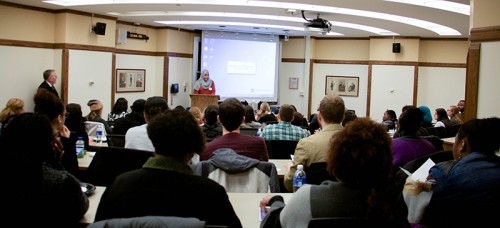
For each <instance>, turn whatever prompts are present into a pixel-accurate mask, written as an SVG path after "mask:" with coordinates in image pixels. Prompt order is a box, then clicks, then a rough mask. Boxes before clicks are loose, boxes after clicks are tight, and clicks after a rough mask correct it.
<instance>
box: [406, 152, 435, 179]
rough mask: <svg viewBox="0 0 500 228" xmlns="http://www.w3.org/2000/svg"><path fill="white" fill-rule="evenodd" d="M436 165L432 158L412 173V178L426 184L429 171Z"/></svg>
mask: <svg viewBox="0 0 500 228" xmlns="http://www.w3.org/2000/svg"><path fill="white" fill-rule="evenodd" d="M434 165H436V164H435V163H434V162H433V161H432V160H431V159H430V158H429V159H427V161H425V163H424V164H422V165H421V166H420V167H419V168H418V169H417V170H416V171H415V172H413V173H412V175H411V178H412V179H413V180H416V181H420V182H425V180H427V176H429V170H430V169H431V168H432V167H433V166H434Z"/></svg>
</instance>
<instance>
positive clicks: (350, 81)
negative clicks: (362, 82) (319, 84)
mask: <svg viewBox="0 0 500 228" xmlns="http://www.w3.org/2000/svg"><path fill="white" fill-rule="evenodd" d="M358 93H359V77H346V76H326V83H325V95H327V94H335V95H339V96H349V97H357V96H358Z"/></svg>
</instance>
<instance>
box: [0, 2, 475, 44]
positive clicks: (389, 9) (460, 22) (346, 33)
mask: <svg viewBox="0 0 500 228" xmlns="http://www.w3.org/2000/svg"><path fill="white" fill-rule="evenodd" d="M235 1H236V0H235ZM275 1H277V2H288V3H302V4H312V5H321V6H328V7H341V8H348V9H356V10H365V11H374V12H378V13H385V14H394V15H398V16H404V17H410V18H414V19H419V20H426V21H429V22H433V23H436V24H440V25H444V26H448V27H450V28H452V29H455V30H457V31H458V32H459V33H461V35H453V36H450V35H448V36H441V35H439V34H437V33H435V32H432V31H430V30H427V29H423V28H419V27H416V26H412V25H408V24H404V23H400V22H394V21H388V20H382V19H374V18H370V17H360V16H352V15H346V14H332V13H326V12H322V10H321V9H322V7H318V8H317V10H316V12H313V11H306V12H305V16H306V18H308V19H314V18H316V16H317V13H320V17H321V18H323V19H326V20H328V21H330V22H332V23H334V22H344V23H355V24H360V25H365V26H372V27H378V28H381V29H385V30H388V31H391V32H394V33H397V34H399V36H416V37H422V38H468V37H469V16H468V15H463V14H458V13H453V12H448V11H444V10H438V9H433V8H427V7H420V6H414V5H407V4H401V3H394V2H389V1H383V0H308V1H305V0H302V1H300V0H287V1H284V0H275ZM449 1H452V2H457V3H462V4H467V5H469V4H470V3H469V0H449ZM4 2H12V3H16V4H22V5H28V6H35V7H41V8H46V9H51V10H60V9H69V10H76V11H81V12H87V13H94V14H99V15H107V16H112V17H116V18H118V20H120V21H126V22H132V23H136V24H143V25H150V26H154V27H166V26H168V27H175V28H182V29H186V30H220V31H233V32H248V33H262V34H276V35H289V36H305V35H311V36H317V37H322V36H323V35H322V34H320V33H318V32H310V31H294V30H290V31H284V30H283V29H276V28H266V27H265V25H287V26H295V27H304V26H303V24H304V23H305V22H306V21H304V20H303V21H298V22H289V21H279V20H267V19H248V18H235V17H214V16H203V17H200V16H196V17H193V16H127V17H123V16H114V15H109V14H108V13H109V12H119V13H126V12H131V11H167V12H175V11H202V12H226V13H229V12H230V13H244V14H260V15H275V16H282V17H296V18H302V15H301V13H300V12H301V9H296V10H297V11H296V13H294V14H290V13H287V10H286V9H285V8H271V7H249V6H245V7H242V6H229V5H205V4H182V0H179V1H178V2H179V3H178V4H119V5H118V4H114V5H102V4H101V5H86V6H71V7H62V6H58V5H53V4H48V3H44V2H42V1H41V0H4ZM199 2H203V1H199ZM323 9H324V8H323ZM172 20H174V21H224V22H247V23H257V24H263V25H262V26H258V28H256V27H255V26H248V27H245V26H230V25H227V26H226V27H220V24H216V25H164V24H160V23H156V22H155V21H172ZM332 31H333V32H337V33H341V34H343V36H334V37H374V36H387V35H382V34H375V33H371V32H367V31H364V30H359V29H353V28H347V27H340V26H335V25H334V26H333V27H332ZM391 36H392V35H391Z"/></svg>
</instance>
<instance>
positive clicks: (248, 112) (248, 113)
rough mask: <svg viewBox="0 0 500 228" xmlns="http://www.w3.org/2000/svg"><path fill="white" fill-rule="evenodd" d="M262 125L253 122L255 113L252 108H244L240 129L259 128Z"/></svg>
mask: <svg viewBox="0 0 500 228" xmlns="http://www.w3.org/2000/svg"><path fill="white" fill-rule="evenodd" d="M261 125H262V124H261V123H259V122H257V121H255V112H254V111H253V108H252V106H249V105H247V106H245V122H244V123H243V124H242V125H241V128H259V127H260V126H261Z"/></svg>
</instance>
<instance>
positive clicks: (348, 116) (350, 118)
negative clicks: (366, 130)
mask: <svg viewBox="0 0 500 228" xmlns="http://www.w3.org/2000/svg"><path fill="white" fill-rule="evenodd" d="M356 118H358V116H357V115H356V113H354V112H352V111H350V110H348V109H346V110H345V113H344V120H342V127H345V126H346V124H348V123H349V122H351V121H353V120H355V119H356Z"/></svg>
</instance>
